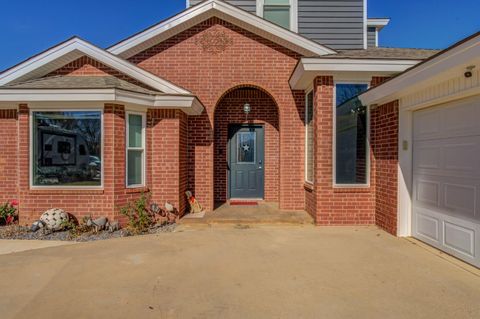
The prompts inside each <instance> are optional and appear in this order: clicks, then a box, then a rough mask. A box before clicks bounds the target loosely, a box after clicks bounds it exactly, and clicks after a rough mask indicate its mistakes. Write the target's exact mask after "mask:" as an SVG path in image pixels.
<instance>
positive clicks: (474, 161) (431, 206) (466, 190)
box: [412, 97, 480, 267]
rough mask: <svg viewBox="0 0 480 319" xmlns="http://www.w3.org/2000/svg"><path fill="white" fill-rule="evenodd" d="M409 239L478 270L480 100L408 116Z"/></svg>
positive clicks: (467, 101)
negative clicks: (410, 121) (410, 171)
mask: <svg viewBox="0 0 480 319" xmlns="http://www.w3.org/2000/svg"><path fill="white" fill-rule="evenodd" d="M413 140H414V142H413V185H412V186H413V192H412V195H413V196H412V197H413V198H412V202H413V218H412V231H413V236H414V237H416V238H418V239H420V240H423V241H425V242H427V243H429V244H431V245H433V246H435V247H437V248H439V249H442V250H444V251H446V252H447V253H449V254H452V255H454V256H456V257H458V258H461V259H463V260H465V261H467V262H469V263H471V264H474V265H476V266H477V267H480V243H479V240H480V237H479V236H480V209H479V207H478V206H479V204H478V201H479V199H480V97H477V98H475V99H469V100H465V101H462V102H456V103H452V104H449V105H445V106H438V107H433V108H429V109H425V110H421V111H418V112H415V113H414V114H413Z"/></svg>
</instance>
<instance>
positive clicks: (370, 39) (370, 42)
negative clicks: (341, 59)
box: [367, 27, 377, 48]
mask: <svg viewBox="0 0 480 319" xmlns="http://www.w3.org/2000/svg"><path fill="white" fill-rule="evenodd" d="M375 30H376V29H375V28H372V27H368V29H367V46H368V47H369V48H374V47H376V46H377V35H376V32H375Z"/></svg>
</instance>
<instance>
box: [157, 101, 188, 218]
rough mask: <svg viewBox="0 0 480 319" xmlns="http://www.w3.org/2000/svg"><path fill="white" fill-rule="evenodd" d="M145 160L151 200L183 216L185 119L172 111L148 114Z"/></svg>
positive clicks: (185, 168)
mask: <svg viewBox="0 0 480 319" xmlns="http://www.w3.org/2000/svg"><path fill="white" fill-rule="evenodd" d="M148 130H149V131H150V132H149V133H148V134H149V135H150V139H151V143H149V149H148V159H149V162H150V163H151V173H150V180H149V181H148V184H149V185H150V189H151V192H152V200H153V201H155V202H156V203H158V204H159V205H160V206H161V207H163V205H164V204H165V202H170V203H171V204H173V205H174V206H175V207H176V208H177V209H178V210H179V211H180V212H181V213H184V212H185V208H186V197H185V191H186V190H187V176H188V175H187V174H188V170H187V167H186V166H187V145H188V141H187V134H186V133H187V116H186V115H185V113H183V112H182V111H178V110H177V111H176V110H149V112H148Z"/></svg>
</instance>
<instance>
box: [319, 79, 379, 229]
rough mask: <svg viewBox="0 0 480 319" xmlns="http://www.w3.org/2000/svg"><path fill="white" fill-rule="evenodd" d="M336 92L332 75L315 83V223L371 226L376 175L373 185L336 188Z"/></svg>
mask: <svg viewBox="0 0 480 319" xmlns="http://www.w3.org/2000/svg"><path fill="white" fill-rule="evenodd" d="M333 93H334V82H333V77H331V76H321V77H317V78H316V79H315V81H314V125H315V137H316V141H315V143H314V144H315V159H316V164H317V165H316V168H315V183H314V192H313V193H314V194H315V195H316V201H317V202H316V223H317V224H319V225H352V224H354V225H369V224H373V223H374V221H375V176H374V174H373V172H374V170H375V169H374V163H372V164H371V165H372V169H371V176H370V185H369V186H366V187H358V188H341V187H333V156H332V155H333V152H332V147H333V105H334V104H333Z"/></svg>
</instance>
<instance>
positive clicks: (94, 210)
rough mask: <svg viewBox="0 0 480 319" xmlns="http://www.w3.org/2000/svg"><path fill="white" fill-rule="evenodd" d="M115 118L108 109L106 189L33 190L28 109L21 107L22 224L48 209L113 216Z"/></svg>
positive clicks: (24, 106) (76, 213)
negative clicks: (30, 169)
mask: <svg viewBox="0 0 480 319" xmlns="http://www.w3.org/2000/svg"><path fill="white" fill-rule="evenodd" d="M114 117H115V115H114V114H113V113H112V112H111V109H108V108H107V109H106V110H105V114H104V135H105V136H104V152H103V163H104V190H54V191H52V190H31V189H30V182H29V176H30V172H29V156H30V153H29V130H30V127H29V110H28V106H27V105H25V104H21V105H20V106H19V114H18V121H19V122H18V125H19V130H18V131H19V135H18V137H19V141H20V142H19V144H18V145H19V147H18V155H19V156H18V158H19V161H18V165H19V171H18V176H19V179H18V180H19V192H18V197H19V200H20V207H19V209H20V223H21V224H26V223H31V222H32V221H34V220H36V219H38V218H39V217H40V215H41V214H42V213H43V212H44V211H45V210H47V209H49V208H62V209H64V210H66V211H67V212H69V213H72V214H74V215H75V216H76V217H77V218H79V219H80V218H81V217H83V216H86V215H92V216H107V217H109V218H113V211H114V188H113V184H114V176H113V170H114V162H115V158H114V156H113V155H114V154H113V149H114V146H115V145H114V129H115V119H114ZM117 160H119V159H117ZM120 165H121V164H120Z"/></svg>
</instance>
